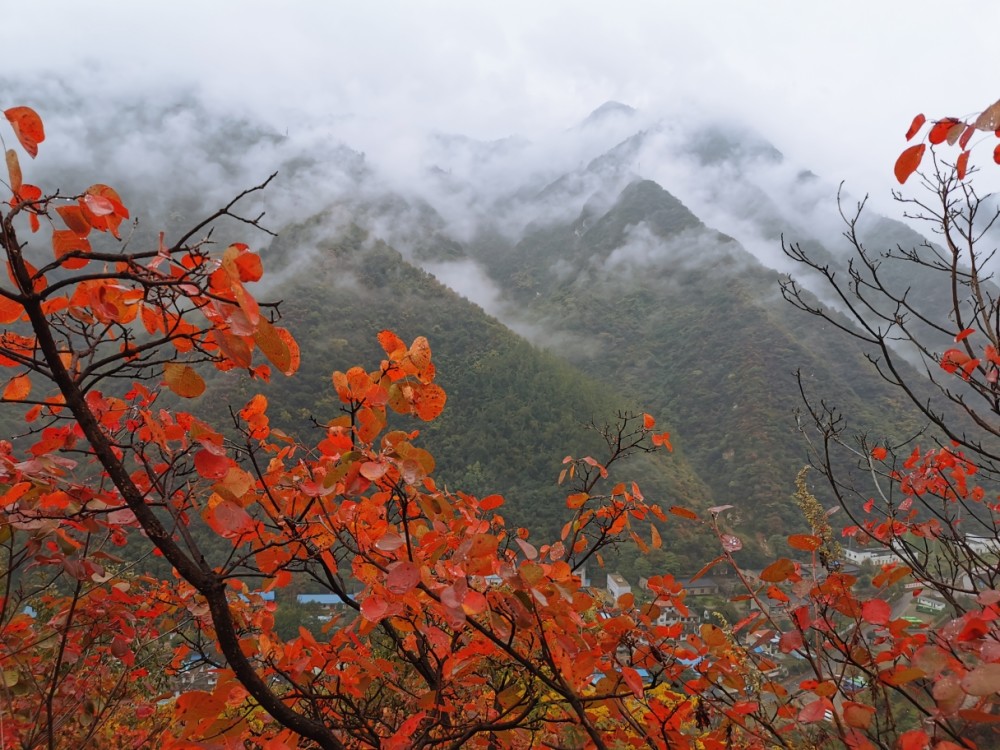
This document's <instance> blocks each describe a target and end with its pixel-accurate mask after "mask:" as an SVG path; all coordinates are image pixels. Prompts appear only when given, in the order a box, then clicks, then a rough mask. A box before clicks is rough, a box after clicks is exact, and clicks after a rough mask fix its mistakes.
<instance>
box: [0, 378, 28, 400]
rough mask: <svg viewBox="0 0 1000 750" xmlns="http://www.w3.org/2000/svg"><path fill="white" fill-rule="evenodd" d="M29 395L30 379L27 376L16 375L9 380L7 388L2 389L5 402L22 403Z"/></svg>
mask: <svg viewBox="0 0 1000 750" xmlns="http://www.w3.org/2000/svg"><path fill="white" fill-rule="evenodd" d="M29 393H31V379H30V378H29V377H28V376H27V375H18V376H16V377H14V378H11V380H10V382H9V383H7V387H6V388H4V389H3V398H4V400H5V401H24V399H26V398H27V397H28V394H29Z"/></svg>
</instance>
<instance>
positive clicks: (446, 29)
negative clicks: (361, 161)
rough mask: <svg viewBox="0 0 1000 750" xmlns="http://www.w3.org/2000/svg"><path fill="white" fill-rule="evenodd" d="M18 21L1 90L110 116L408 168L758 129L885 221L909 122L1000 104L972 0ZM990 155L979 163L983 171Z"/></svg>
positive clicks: (228, 8) (538, 5)
mask: <svg viewBox="0 0 1000 750" xmlns="http://www.w3.org/2000/svg"><path fill="white" fill-rule="evenodd" d="M10 10H11V9H8V11H9V12H8V13H6V14H5V18H4V26H5V37H6V39H7V43H6V45H5V46H6V48H7V55H6V56H5V57H6V58H7V59H6V60H5V62H4V69H5V70H4V73H5V75H8V76H17V75H23V74H27V73H29V72H36V73H37V72H46V73H47V72H59V73H62V74H64V75H66V76H67V77H68V79H69V80H70V81H72V83H73V85H78V86H79V87H80V89H81V90H84V89H88V88H89V89H91V90H93V92H94V97H95V98H97V99H100V97H101V96H102V92H107V91H109V90H114V91H119V90H121V91H125V92H135V93H136V96H138V95H139V93H140V92H141V93H143V94H147V95H152V96H156V94H157V92H158V91H160V90H164V89H169V88H174V87H177V86H187V85H194V86H196V87H197V88H198V89H200V90H201V92H202V93H203V94H204V95H205V96H206V97H207V98H208V99H209V100H211V101H213V102H215V103H216V104H217V105H218V106H220V107H222V108H228V109H231V110H233V111H235V112H242V111H244V110H249V111H250V112H252V113H254V114H256V115H258V116H260V117H263V118H265V119H266V120H267V121H268V122H270V123H271V124H272V125H273V126H275V127H277V128H280V129H281V130H285V129H287V130H289V131H290V132H294V131H295V130H296V129H297V128H302V127H305V126H306V124H309V125H310V126H315V124H316V123H323V124H324V127H329V128H330V130H331V133H332V134H333V135H334V136H335V137H344V138H345V139H347V140H348V141H349V143H350V136H352V135H355V136H359V137H361V136H363V134H365V133H367V134H368V136H369V137H371V136H373V135H377V137H378V140H379V142H380V143H383V144H385V148H386V149H398V150H399V153H401V154H404V153H406V148H405V145H399V144H405V143H406V139H407V138H408V137H410V136H412V134H414V133H416V132H420V131H424V130H428V129H430V130H437V131H444V132H461V133H465V134H467V135H470V136H473V137H479V138H485V139H493V138H500V137H503V136H506V135H509V134H513V133H519V134H522V135H525V136H527V137H539V136H544V135H545V134H552V133H554V132H558V131H560V130H562V129H565V128H567V127H569V126H571V125H572V124H574V123H575V122H577V121H579V120H580V119H581V118H583V117H584V116H585V115H586V114H587V113H588V112H589V111H591V110H592V109H594V108H595V107H596V106H598V105H599V104H601V103H602V102H604V101H606V100H609V99H616V100H619V101H622V102H625V103H628V104H631V105H633V106H635V107H639V108H642V109H645V110H647V111H653V112H658V113H659V112H663V113H670V115H671V116H673V117H679V118H683V117H685V115H686V113H688V112H699V113H704V112H707V113H709V114H713V115H718V116H723V117H729V118H733V119H734V120H738V121H744V122H746V123H748V124H749V125H751V126H752V127H754V128H756V129H757V130H759V131H760V132H761V133H762V134H763V135H765V136H766V137H768V138H769V139H771V140H772V141H773V142H774V143H775V144H776V145H777V146H778V148H780V149H781V150H782V151H784V152H785V153H786V155H788V156H789V157H791V158H792V159H793V161H795V162H798V163H801V164H803V165H806V166H808V167H810V168H811V169H813V171H815V172H817V173H820V174H821V175H822V176H824V177H825V178H827V179H829V180H832V181H839V180H842V179H843V180H846V181H847V182H848V187H849V189H851V190H852V192H854V193H856V194H860V193H864V192H871V193H872V194H873V197H874V198H875V199H876V200H877V205H886V204H887V203H888V201H887V200H883V198H885V197H886V196H887V194H888V191H889V189H890V187H892V186H893V184H894V181H893V179H892V174H891V171H892V164H893V161H894V159H895V157H896V155H897V154H898V152H899V151H900V150H901V149H902V148H903V146H904V145H905V144H904V140H903V132H904V131H905V130H906V127H907V125H908V124H909V121H910V118H911V117H912V116H913V115H914V114H916V113H917V112H918V111H925V112H926V113H927V114H928V115H929V116H945V115H963V114H966V113H968V112H971V111H973V110H978V109H981V108H983V107H985V106H987V105H988V104H990V103H991V102H992V101H993V100H994V99H996V98H997V97H998V96H1000V88H997V87H996V84H995V82H993V81H991V78H992V75H991V74H992V73H993V71H995V70H996V66H997V62H998V53H997V46H996V39H995V35H996V29H997V28H1000V4H994V3H990V2H971V1H969V0H957V1H952V2H949V3H942V2H940V1H937V2H924V1H921V0H910V1H909V2H897V1H895V0H892V1H881V0H880V1H879V2H872V1H871V0H868V1H867V2H859V1H856V0H838V1H837V2H796V3H793V2H775V1H773V0H770V1H767V0H765V1H757V2H734V1H730V2H713V3H694V2H683V3H682V2H659V3H654V2H634V1H629V0H625V1H622V0H615V2H609V1H608V0H605V2H601V3H594V2H581V1H580V0H577V1H576V2H571V1H569V0H560V1H559V2H540V1H539V0H534V1H533V2H529V1H524V0H505V1H504V2H469V1H466V2H458V1H451V2H447V1H441V2H420V3H416V2H414V3H403V2H363V3H361V2H355V3H347V2H337V3H334V2H330V3H320V2H275V1H274V0H271V1H270V2H262V1H260V0H249V1H247V0H242V1H241V2H218V1H213V2H209V3H206V2H190V1H189V0H176V1H173V2H163V3H157V4H155V5H154V4H152V3H147V2H134V1H130V2H124V1H118V2H110V1H108V2H101V3H85V2H78V1H77V2H62V1H60V2H46V3H45V4H43V5H40V6H33V7H31V8H29V7H28V6H23V7H19V8H18V9H17V10H16V11H13V12H10ZM12 40H14V41H13V43H12ZM13 50H19V52H18V54H13V53H12V51H13ZM991 87H992V88H991ZM15 103H21V102H10V103H5V105H4V106H10V105H11V104H15ZM39 108H40V109H42V108H43V107H42V106H41V103H39ZM43 115H44V112H43ZM352 145H355V144H352ZM360 145H362V146H364V147H372V145H373V144H370V143H366V144H360ZM992 145H993V144H992V143H989V144H984V147H983V148H982V149H981V150H980V152H978V153H977V154H976V157H975V159H974V160H975V161H978V162H979V163H986V162H989V157H990V152H991V151H992ZM390 153H391V152H390ZM998 169H1000V168H998Z"/></svg>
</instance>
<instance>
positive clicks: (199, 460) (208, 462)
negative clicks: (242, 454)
mask: <svg viewBox="0 0 1000 750" xmlns="http://www.w3.org/2000/svg"><path fill="white" fill-rule="evenodd" d="M230 463H231V462H230V460H229V457H228V456H225V455H222V456H218V455H216V454H215V453H213V452H212V451H209V450H205V449H204V448H202V449H201V450H200V451H198V452H197V453H195V454H194V468H195V470H196V471H197V472H198V473H199V474H200V475H201V476H203V477H205V479H222V478H223V477H225V476H226V474H228V473H229V466H230Z"/></svg>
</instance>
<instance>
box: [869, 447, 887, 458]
mask: <svg viewBox="0 0 1000 750" xmlns="http://www.w3.org/2000/svg"><path fill="white" fill-rule="evenodd" d="M888 455H889V451H887V450H886V449H885V448H883V447H882V446H881V445H876V446H875V447H874V448H872V458H874V459H875V460H876V461H885V459H886V456H888Z"/></svg>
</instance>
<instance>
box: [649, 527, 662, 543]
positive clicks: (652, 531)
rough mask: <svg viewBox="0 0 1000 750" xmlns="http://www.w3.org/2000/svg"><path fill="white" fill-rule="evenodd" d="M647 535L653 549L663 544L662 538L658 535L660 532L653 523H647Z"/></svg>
mask: <svg viewBox="0 0 1000 750" xmlns="http://www.w3.org/2000/svg"><path fill="white" fill-rule="evenodd" d="M649 535H650V543H651V544H652V545H653V549H660V547H662V546H663V539H662V538H661V537H660V532H659V530H657V528H656V526H655V525H654V524H650V525H649Z"/></svg>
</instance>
